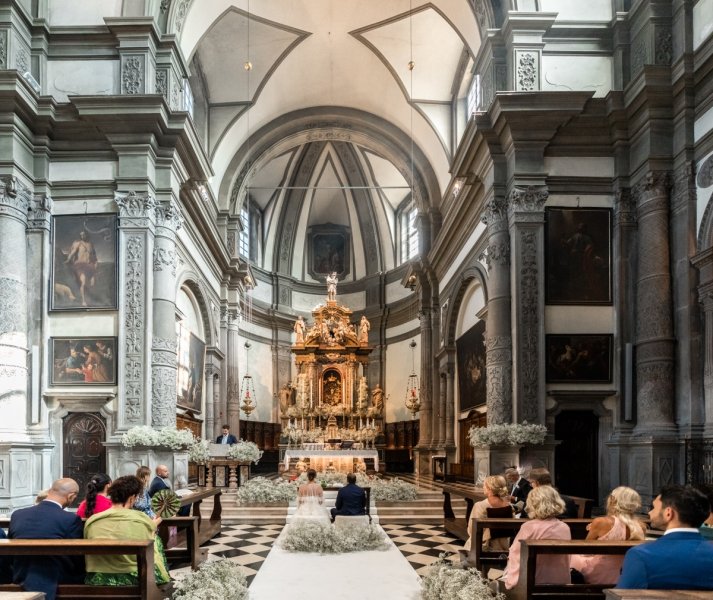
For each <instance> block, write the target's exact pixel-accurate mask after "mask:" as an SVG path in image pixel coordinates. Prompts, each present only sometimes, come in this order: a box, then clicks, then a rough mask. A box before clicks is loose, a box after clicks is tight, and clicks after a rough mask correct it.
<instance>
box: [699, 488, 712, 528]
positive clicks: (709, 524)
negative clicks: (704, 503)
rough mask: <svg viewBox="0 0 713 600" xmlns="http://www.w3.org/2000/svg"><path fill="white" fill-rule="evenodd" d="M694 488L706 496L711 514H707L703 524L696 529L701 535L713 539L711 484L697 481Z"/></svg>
mask: <svg viewBox="0 0 713 600" xmlns="http://www.w3.org/2000/svg"><path fill="white" fill-rule="evenodd" d="M696 488H697V489H699V490H700V491H701V492H703V493H704V494H705V495H706V498H708V502H709V503H710V505H711V514H709V515H708V518H707V519H706V520H705V521H703V524H702V525H701V526H700V528H699V529H698V531H700V533H701V535H702V536H703V537H704V538H706V539H707V540H713V484H710V483H699V484H698V485H697V486H696Z"/></svg>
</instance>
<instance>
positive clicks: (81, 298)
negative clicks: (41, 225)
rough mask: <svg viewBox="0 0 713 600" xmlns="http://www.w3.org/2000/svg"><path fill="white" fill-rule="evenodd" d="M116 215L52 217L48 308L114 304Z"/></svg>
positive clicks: (106, 307)
mask: <svg viewBox="0 0 713 600" xmlns="http://www.w3.org/2000/svg"><path fill="white" fill-rule="evenodd" d="M117 255H118V248H117V229H116V215H114V214H92V215H59V216H56V217H53V219H52V275H51V280H50V310H111V309H116V307H117V269H116V264H117Z"/></svg>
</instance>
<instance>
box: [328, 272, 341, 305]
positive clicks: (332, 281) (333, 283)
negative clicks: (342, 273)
mask: <svg viewBox="0 0 713 600" xmlns="http://www.w3.org/2000/svg"><path fill="white" fill-rule="evenodd" d="M326 281H327V302H336V301H337V283H338V282H339V278H338V277H337V273H336V272H335V271H333V272H332V273H330V274H329V275H327V279H326Z"/></svg>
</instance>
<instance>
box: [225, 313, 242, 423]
mask: <svg viewBox="0 0 713 600" xmlns="http://www.w3.org/2000/svg"><path fill="white" fill-rule="evenodd" d="M239 318H240V317H239V312H238V311H237V310H235V309H232V310H231V309H229V310H228V347H227V349H228V353H227V356H226V360H227V364H228V367H227V372H228V383H227V386H228V389H227V390H226V391H227V401H228V403H227V406H226V408H227V412H226V421H227V423H228V425H230V431H232V432H234V435H235V436H236V437H240V369H239V366H238V364H239V363H238V361H239V359H240V353H239V346H240V335H239V327H238V325H239V322H240V321H239Z"/></svg>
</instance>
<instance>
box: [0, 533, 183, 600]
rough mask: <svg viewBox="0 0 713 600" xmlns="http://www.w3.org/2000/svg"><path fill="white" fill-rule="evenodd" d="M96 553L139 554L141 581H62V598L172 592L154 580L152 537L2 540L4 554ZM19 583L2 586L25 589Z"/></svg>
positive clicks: (139, 598) (138, 597)
mask: <svg viewBox="0 0 713 600" xmlns="http://www.w3.org/2000/svg"><path fill="white" fill-rule="evenodd" d="M93 554H101V555H107V554H111V555H115V554H133V555H135V556H136V564H137V567H138V577H139V583H138V585H135V586H100V585H70V584H61V585H59V587H58V588H57V598H58V600H75V599H89V600H101V599H102V598H117V599H118V598H120V599H121V600H161V599H163V598H167V597H168V596H169V591H168V590H166V591H164V590H161V589H160V588H159V587H158V586H157V585H156V583H155V581H154V560H153V556H154V548H153V541H150V540H0V556H58V555H62V556H87V555H93ZM21 591H22V588H21V587H20V586H19V585H14V584H3V585H0V592H21Z"/></svg>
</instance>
